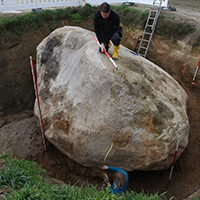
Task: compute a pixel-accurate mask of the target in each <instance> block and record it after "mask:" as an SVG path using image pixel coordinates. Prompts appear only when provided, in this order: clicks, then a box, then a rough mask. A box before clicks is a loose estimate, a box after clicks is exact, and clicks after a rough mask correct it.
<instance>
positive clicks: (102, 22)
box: [94, 10, 122, 44]
mask: <svg viewBox="0 0 200 200" xmlns="http://www.w3.org/2000/svg"><path fill="white" fill-rule="evenodd" d="M94 30H95V33H96V36H97V39H98V40H99V43H100V44H101V43H104V44H108V42H109V40H110V39H111V37H112V36H113V34H114V33H115V32H118V33H119V36H120V37H122V28H121V26H120V18H119V15H118V14H117V13H116V12H114V11H113V10H111V12H110V15H109V17H108V18H107V19H104V18H103V17H102V16H101V12H100V11H97V12H96V13H95V16H94Z"/></svg>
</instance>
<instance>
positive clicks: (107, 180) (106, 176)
mask: <svg viewBox="0 0 200 200" xmlns="http://www.w3.org/2000/svg"><path fill="white" fill-rule="evenodd" d="M112 148H113V141H112V143H111V146H110V148H109V150H108V152H107V153H106V155H105V158H104V166H105V165H106V159H107V157H108V154H109V153H110V151H111V150H112ZM103 180H104V182H105V183H106V184H108V183H109V178H108V175H107V174H106V172H105V169H103Z"/></svg>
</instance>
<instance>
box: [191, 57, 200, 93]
mask: <svg viewBox="0 0 200 200" xmlns="http://www.w3.org/2000/svg"><path fill="white" fill-rule="evenodd" d="M199 65H200V60H199V63H198V65H197V68H196V70H195V73H194V77H193V79H192V83H191V86H190V91H191V89H192V86H193V85H194V80H195V78H196V75H197V72H198V69H199Z"/></svg>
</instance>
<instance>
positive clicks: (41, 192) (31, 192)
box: [0, 152, 165, 200]
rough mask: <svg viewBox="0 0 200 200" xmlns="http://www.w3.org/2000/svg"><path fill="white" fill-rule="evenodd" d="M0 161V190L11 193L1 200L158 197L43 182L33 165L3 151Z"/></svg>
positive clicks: (140, 199) (156, 197)
mask: <svg viewBox="0 0 200 200" xmlns="http://www.w3.org/2000/svg"><path fill="white" fill-rule="evenodd" d="M0 159H3V160H5V163H4V167H3V170H2V171H0V187H8V188H9V189H10V190H11V192H10V193H6V194H5V196H4V197H3V199H4V200H8V199H9V200H24V199H26V200H28V199H30V200H57V199H58V200H62V199H63V200H64V199H66V200H71V199H73V200H76V199H77V200H81V199H87V200H93V199H94V200H117V199H119V200H132V199H133V200H148V199H151V200H161V199H163V198H164V197H165V196H164V193H163V194H161V195H158V194H157V193H156V194H154V195H153V194H145V193H144V192H141V193H139V194H137V193H135V192H134V191H127V192H126V193H125V194H122V195H113V194H110V193H109V190H108V189H107V188H106V189H104V188H103V187H101V188H97V187H96V186H94V185H91V184H88V183H85V184H83V185H82V186H81V187H78V186H76V184H74V185H73V186H71V185H66V184H64V185H57V184H53V182H52V181H51V180H49V179H48V180H46V181H45V180H43V176H44V175H45V174H47V172H46V171H45V170H42V169H41V168H40V167H39V166H38V165H37V164H36V163H35V162H30V161H27V160H22V159H17V158H12V157H11V156H10V155H9V154H7V153H5V152H3V153H2V154H1V155H0Z"/></svg>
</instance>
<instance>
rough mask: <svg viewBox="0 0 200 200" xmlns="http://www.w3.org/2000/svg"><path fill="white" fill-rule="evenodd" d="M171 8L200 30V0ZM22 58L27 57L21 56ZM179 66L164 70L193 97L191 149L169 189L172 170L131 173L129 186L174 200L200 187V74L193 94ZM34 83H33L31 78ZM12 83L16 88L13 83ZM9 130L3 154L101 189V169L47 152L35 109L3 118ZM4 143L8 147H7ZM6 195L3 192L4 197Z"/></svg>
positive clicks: (0, 121)
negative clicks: (29, 161)
mask: <svg viewBox="0 0 200 200" xmlns="http://www.w3.org/2000/svg"><path fill="white" fill-rule="evenodd" d="M168 5H169V6H172V7H175V8H176V11H175V12H174V11H173V12H172V11H171V12H170V13H168V15H170V16H171V17H173V16H176V17H177V16H178V17H180V16H181V18H188V19H193V20H195V22H196V23H197V26H198V27H200V12H199V9H200V2H199V0H196V1H195V0H194V1H192V2H190V3H189V2H188V1H187V0H179V1H177V0H170V1H169V3H168ZM138 8H139V7H138ZM140 9H142V10H145V9H148V8H147V7H145V6H141V7H140ZM164 12H169V11H162V13H164ZM162 13H161V14H162ZM12 15H13V14H12ZM2 16H8V14H3V15H2ZM35 40H37V38H35ZM36 42H37V41H36ZM33 54H34V52H33ZM147 58H148V57H147ZM19 59H24V58H23V56H21V57H19ZM149 59H150V58H149ZM150 60H151V59H150ZM173 64H174V63H173ZM179 64H180V63H177V64H176V65H174V66H175V68H174V69H170V66H168V68H167V67H163V69H164V70H166V71H167V72H168V73H170V75H172V76H173V77H174V78H175V79H176V80H177V81H178V82H179V84H180V85H181V86H182V87H183V88H184V89H185V91H186V92H187V94H188V97H189V98H188V109H187V113H188V118H189V122H190V136H189V144H188V147H187V148H186V149H185V151H184V152H183V154H182V155H181V157H180V158H179V159H178V160H177V161H176V162H175V166H174V171H173V175H172V179H171V182H170V186H169V188H167V182H168V178H169V173H170V169H171V168H169V169H166V170H164V171H150V172H144V171H134V172H129V176H130V181H129V185H128V189H132V190H134V191H136V192H140V191H142V190H144V191H145V192H149V193H155V192H158V193H159V194H161V193H163V192H165V191H167V193H166V195H165V196H166V197H167V199H169V198H170V197H172V196H174V199H177V200H181V199H186V198H187V197H188V196H190V195H191V194H192V193H194V192H196V191H197V190H198V189H199V188H200V171H199V166H200V154H199V151H200V134H199V128H200V87H199V86H200V85H199V78H200V76H199V74H198V75H197V77H196V85H195V86H194V87H193V88H192V90H191V91H189V89H190V84H191V81H192V77H193V73H192V72H190V74H188V78H185V77H184V76H183V75H186V74H187V70H185V68H179V67H178V65H179ZM196 65H197V63H196ZM161 67H162V66H161ZM195 68H196V66H194V69H195ZM184 70H185V71H186V73H185V74H184V73H183V71H184ZM30 81H32V80H31V79H30ZM22 82H23V81H22ZM10 84H11V86H12V82H11V83H10ZM24 92H26V91H24ZM28 95H29V96H32V97H33V99H34V96H33V91H31V93H30V92H29V94H28ZM30 104H33V101H32V102H30ZM8 128H9V134H8V132H6V131H5V133H7V135H3V136H1V137H2V138H1V142H0V151H2V149H8V151H9V153H11V154H13V155H15V156H17V157H20V158H25V159H28V160H33V161H36V162H37V163H38V164H39V165H41V167H42V168H44V169H46V170H47V171H49V172H50V174H49V175H50V176H51V177H53V178H56V179H59V180H62V181H64V182H65V183H68V182H70V183H71V184H74V183H75V182H77V181H78V183H77V185H81V184H82V183H84V182H86V181H88V182H90V183H92V184H95V185H98V186H101V185H102V184H103V180H102V176H101V175H102V174H101V173H102V171H101V170H100V169H89V168H87V167H83V166H81V165H79V164H78V163H75V162H74V161H72V160H71V159H70V158H68V157H66V156H65V155H63V154H61V153H60V152H59V151H58V150H57V149H56V148H55V147H54V146H53V145H51V144H50V143H49V142H48V141H47V149H48V151H47V152H45V151H44V148H43V144H42V142H43V141H42V137H41V132H40V129H39V120H38V119H37V118H36V117H35V116H34V114H33V111H32V110H30V109H27V110H24V109H22V110H21V112H15V114H13V113H11V112H8V115H7V116H4V117H1V118H0V130H1V132H2V133H3V131H4V129H6V130H8ZM27 129H29V130H30V132H29V133H28V134H27V133H25V132H24V130H27ZM13 138H15V140H13ZM5 140H7V141H5ZM3 144H5V145H6V146H4V147H3V146H2V145H3ZM20 144H22V145H20ZM108 149H109V147H108ZM102 165H103V161H102ZM3 192H4V191H3ZM3 192H2V191H1V190H0V194H1V193H3ZM196 197H199V198H200V194H198V193H197V194H196ZM0 198H1V197H0Z"/></svg>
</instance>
